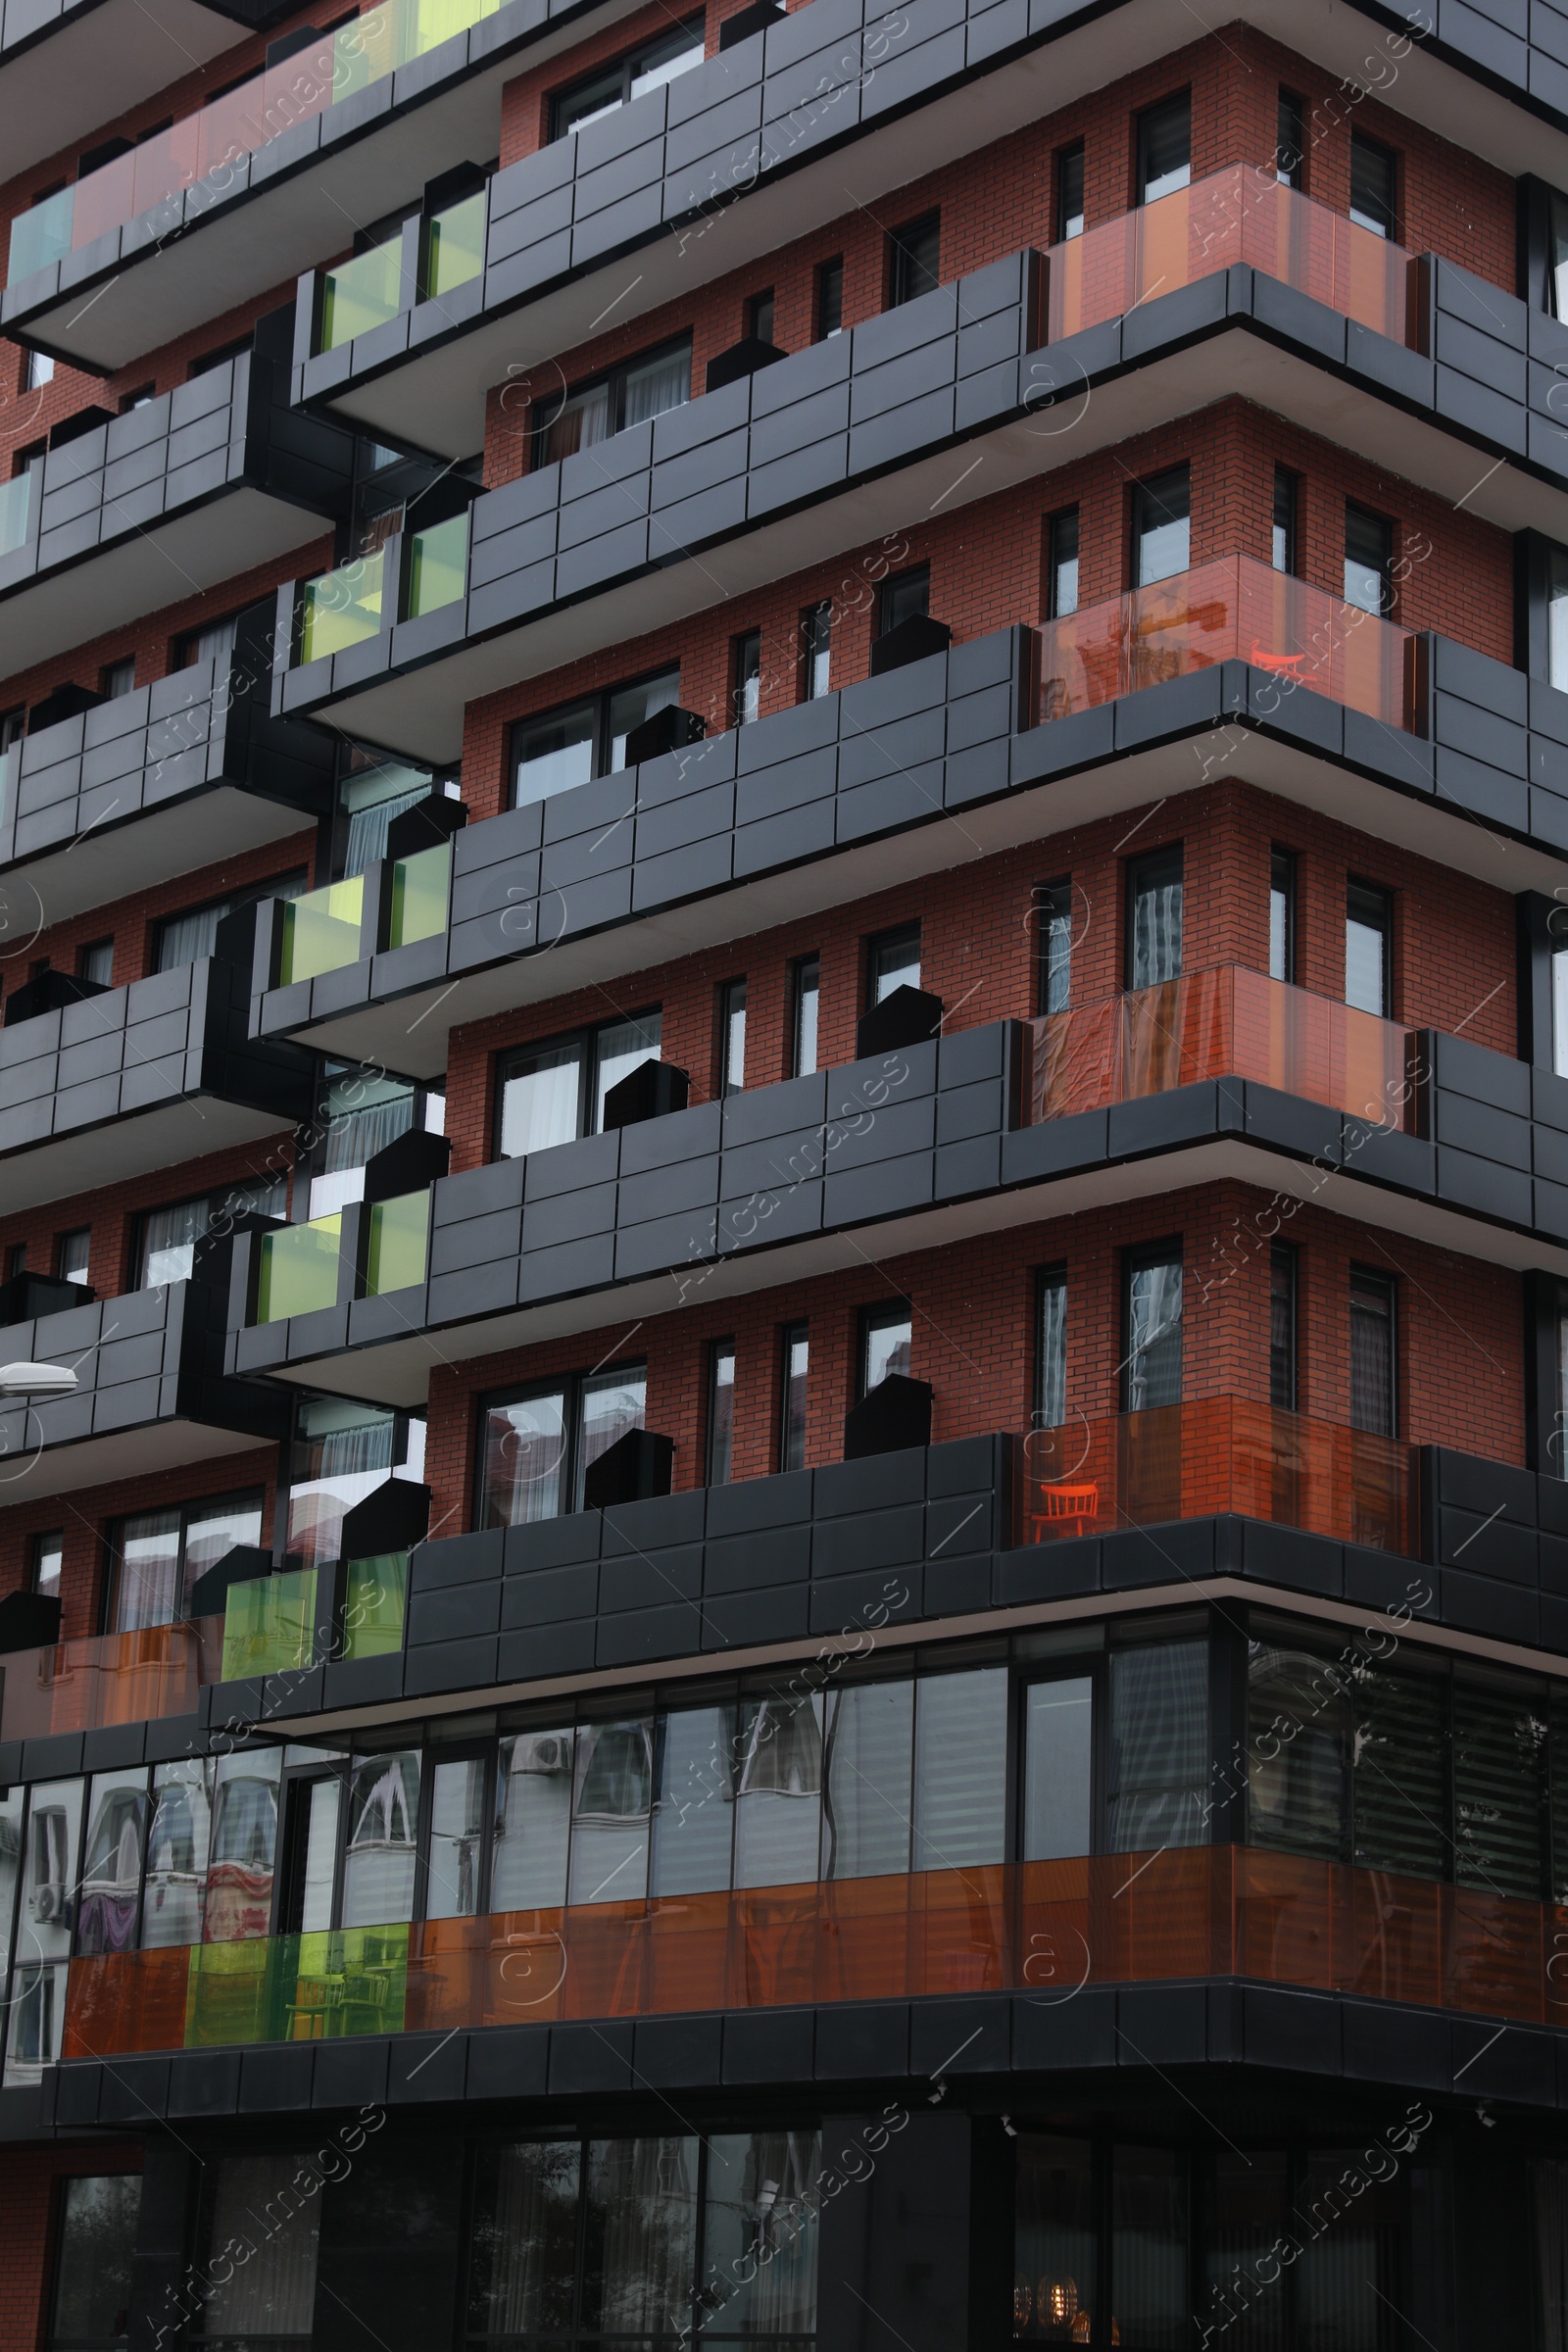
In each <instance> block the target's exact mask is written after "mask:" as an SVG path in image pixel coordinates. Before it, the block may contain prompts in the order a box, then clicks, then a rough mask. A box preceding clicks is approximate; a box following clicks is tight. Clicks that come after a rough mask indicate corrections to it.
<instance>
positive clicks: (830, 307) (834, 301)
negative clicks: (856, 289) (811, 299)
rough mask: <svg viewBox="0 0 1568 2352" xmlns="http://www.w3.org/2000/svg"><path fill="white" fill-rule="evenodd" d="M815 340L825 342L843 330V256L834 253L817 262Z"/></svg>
mask: <svg viewBox="0 0 1568 2352" xmlns="http://www.w3.org/2000/svg"><path fill="white" fill-rule="evenodd" d="M814 310H815V320H816V340H817V342H818V343H825V342H826V341H827V339H828V337H829V336H830V335H840V334H842V333H843V332H844V257H843V256H842V254H835V255H834V257H833V259H832V261H830V262H819V263H818V264H817V268H816V302H815V306H814Z"/></svg>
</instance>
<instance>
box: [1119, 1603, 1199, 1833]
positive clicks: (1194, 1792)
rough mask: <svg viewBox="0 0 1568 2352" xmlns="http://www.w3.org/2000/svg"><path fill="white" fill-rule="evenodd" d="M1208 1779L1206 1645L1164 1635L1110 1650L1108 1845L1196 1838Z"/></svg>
mask: <svg viewBox="0 0 1568 2352" xmlns="http://www.w3.org/2000/svg"><path fill="white" fill-rule="evenodd" d="M1207 1786H1208V1648H1207V1644H1206V1643H1204V1642H1162V1643H1159V1644H1157V1645H1152V1646H1151V1647H1149V1648H1147V1649H1119V1650H1113V1651H1112V1652H1111V1658H1110V1802H1109V1807H1108V1824H1107V1827H1108V1839H1109V1848H1110V1851H1111V1852H1112V1853H1115V1854H1142V1853H1152V1851H1153V1850H1154V1849H1155V1847H1157V1846H1170V1845H1202V1844H1204V1843H1205V1842H1206V1840H1207V1836H1208V1832H1207V1827H1206V1823H1205V1820H1204V1815H1203V1801H1204V1792H1205V1790H1206V1789H1207Z"/></svg>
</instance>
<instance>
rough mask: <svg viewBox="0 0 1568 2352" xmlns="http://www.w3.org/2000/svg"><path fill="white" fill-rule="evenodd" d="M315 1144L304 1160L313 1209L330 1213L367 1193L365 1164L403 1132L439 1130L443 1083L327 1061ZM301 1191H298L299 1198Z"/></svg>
mask: <svg viewBox="0 0 1568 2352" xmlns="http://www.w3.org/2000/svg"><path fill="white" fill-rule="evenodd" d="M318 1120H319V1127H318V1135H317V1140H316V1143H315V1145H314V1147H313V1149H312V1151H311V1152H310V1154H309V1156H308V1158H307V1159H306V1160H305V1161H304V1162H303V1163H302V1172H306V1171H308V1173H309V1177H310V1188H311V1190H310V1213H311V1215H312V1216H313V1217H329V1216H331V1215H332V1213H333V1211H334V1210H336V1209H339V1208H342V1207H343V1206H345V1204H346V1203H347V1202H349V1201H359V1200H363V1198H364V1196H365V1166H366V1162H367V1161H368V1160H370V1159H373V1158H374V1157H375V1154H376V1153H377V1152H384V1151H385V1149H386V1147H387V1145H388V1144H394V1143H396V1142H397V1139H398V1137H399V1136H400V1135H407V1134H408V1132H409V1130H410V1129H411V1128H417V1129H419V1130H420V1131H421V1132H422V1133H424V1134H426V1135H441V1134H443V1133H444V1132H445V1127H446V1095H445V1092H444V1090H443V1088H442V1086H441V1084H440V1083H439V1082H436V1083H434V1084H432V1085H429V1086H422V1085H417V1084H416V1083H415V1081H414V1080H413V1079H412V1078H392V1077H388V1076H387V1074H386V1072H385V1071H383V1070H379V1069H376V1068H373V1067H369V1066H362V1065H361V1064H360V1063H358V1062H343V1061H329V1062H328V1063H327V1064H326V1065H325V1090H324V1092H323V1094H322V1095H321V1097H320V1102H319V1114H318ZM297 1198H298V1195H297V1193H296V1199H297Z"/></svg>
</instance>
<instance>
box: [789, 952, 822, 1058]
mask: <svg viewBox="0 0 1568 2352" xmlns="http://www.w3.org/2000/svg"><path fill="white" fill-rule="evenodd" d="M808 996H809V997H811V998H813V999H814V1000H815V1002H814V1005H813V1008H812V1013H811V1066H810V1068H809V1069H807V1068H805V1067H804V1066H803V1063H804V1054H803V1049H804V1046H805V1010H806V1000H807V998H808ZM821 1036H822V956H821V952H820V950H818V949H814V948H813V949H812V950H811V951H810V953H809V955H805V956H791V958H790V1026H789V1038H788V1055H789V1067H788V1069H787V1070H786V1071H785V1073H784V1075H785V1076H786V1078H814V1077H815V1075H816V1073H817V1071H818V1070H819V1069H820V1068H821V1066H822V1056H821Z"/></svg>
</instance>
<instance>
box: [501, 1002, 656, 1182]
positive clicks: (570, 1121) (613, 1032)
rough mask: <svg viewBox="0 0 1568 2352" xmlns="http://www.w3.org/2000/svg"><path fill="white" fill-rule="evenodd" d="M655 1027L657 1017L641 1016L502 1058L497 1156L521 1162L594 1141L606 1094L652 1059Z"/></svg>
mask: <svg viewBox="0 0 1568 2352" xmlns="http://www.w3.org/2000/svg"><path fill="white" fill-rule="evenodd" d="M662 1025H663V1024H662V1016H661V1015H660V1014H659V1013H657V1012H647V1013H641V1014H639V1015H638V1016H637V1018H636V1019H635V1020H625V1021H605V1022H602V1023H601V1025H600V1026H599V1028H597V1029H587V1030H579V1031H578V1033H577V1034H576V1035H575V1036H573V1037H565V1038H558V1039H553V1040H552V1041H551V1042H550V1043H549V1044H548V1045H542V1046H522V1047H519V1048H518V1049H517V1050H516V1051H515V1053H512V1054H506V1055H505V1056H504V1057H503V1059H502V1061H501V1063H500V1065H499V1069H498V1073H497V1081H496V1157H497V1158H498V1159H521V1158H523V1157H524V1156H525V1155H526V1154H527V1153H528V1152H548V1151H549V1150H550V1149H551V1148H552V1147H553V1146H554V1145H556V1144H569V1143H574V1142H575V1141H576V1139H577V1137H578V1136H580V1135H598V1134H599V1133H600V1131H601V1129H602V1128H603V1125H604V1111H605V1097H606V1095H607V1094H608V1093H609V1092H610V1090H611V1088H612V1087H613V1086H617V1085H618V1084H619V1083H620V1081H621V1079H622V1078H627V1077H629V1076H630V1075H631V1073H632V1071H633V1070H635V1069H638V1068H640V1067H641V1065H642V1064H643V1063H644V1062H645V1061H657V1060H658V1059H659V1055H660V1038H661V1033H662Z"/></svg>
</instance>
